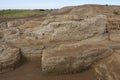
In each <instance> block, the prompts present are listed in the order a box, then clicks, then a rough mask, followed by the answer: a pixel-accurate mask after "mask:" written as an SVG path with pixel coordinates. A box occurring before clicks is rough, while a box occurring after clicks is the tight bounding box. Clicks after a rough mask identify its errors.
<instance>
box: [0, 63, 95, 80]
mask: <svg viewBox="0 0 120 80" xmlns="http://www.w3.org/2000/svg"><path fill="white" fill-rule="evenodd" d="M0 80H96V79H95V76H94V73H93V70H92V69H90V70H87V71H85V72H82V73H78V74H64V75H57V74H49V75H48V74H42V73H41V66H40V63H39V62H27V63H24V64H23V65H22V66H20V67H19V68H17V69H16V70H14V71H11V72H7V73H3V74H0Z"/></svg>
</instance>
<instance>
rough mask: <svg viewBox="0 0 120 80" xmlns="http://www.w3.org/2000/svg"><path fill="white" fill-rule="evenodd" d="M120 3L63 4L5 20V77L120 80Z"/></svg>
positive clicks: (1, 53)
mask: <svg viewBox="0 0 120 80" xmlns="http://www.w3.org/2000/svg"><path fill="white" fill-rule="evenodd" d="M119 17H120V6H113V5H112V6H111V5H81V6H70V7H64V8H62V9H60V10H55V11H53V12H51V13H49V14H47V15H46V16H40V17H38V16H33V17H28V18H15V19H13V18H12V19H1V21H0V45H1V46H0V80H33V79H34V80H48V79H50V80H119V79H120V68H119V66H120V60H119V58H120V19H119Z"/></svg>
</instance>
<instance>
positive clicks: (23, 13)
mask: <svg viewBox="0 0 120 80" xmlns="http://www.w3.org/2000/svg"><path fill="white" fill-rule="evenodd" d="M48 12H50V10H10V9H9V10H0V17H3V18H4V17H7V18H9V17H10V18H11V17H12V18H15V17H29V16H43V15H45V14H47V13H48Z"/></svg>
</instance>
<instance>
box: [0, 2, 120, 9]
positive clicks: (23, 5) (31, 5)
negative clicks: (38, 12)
mask: <svg viewBox="0 0 120 80" xmlns="http://www.w3.org/2000/svg"><path fill="white" fill-rule="evenodd" d="M81 4H112V5H120V0H0V9H51V8H61V7H64V6H73V5H81Z"/></svg>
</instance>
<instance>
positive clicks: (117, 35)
mask: <svg viewBox="0 0 120 80" xmlns="http://www.w3.org/2000/svg"><path fill="white" fill-rule="evenodd" d="M106 30H107V32H108V33H109V35H110V39H111V40H113V41H116V40H117V41H118V40H119V39H120V19H108V24H107V29H106Z"/></svg>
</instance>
